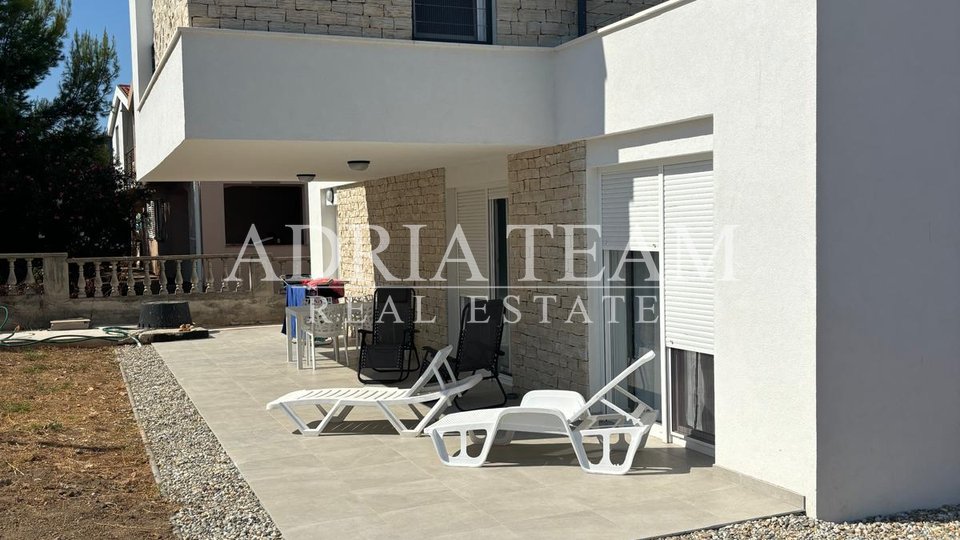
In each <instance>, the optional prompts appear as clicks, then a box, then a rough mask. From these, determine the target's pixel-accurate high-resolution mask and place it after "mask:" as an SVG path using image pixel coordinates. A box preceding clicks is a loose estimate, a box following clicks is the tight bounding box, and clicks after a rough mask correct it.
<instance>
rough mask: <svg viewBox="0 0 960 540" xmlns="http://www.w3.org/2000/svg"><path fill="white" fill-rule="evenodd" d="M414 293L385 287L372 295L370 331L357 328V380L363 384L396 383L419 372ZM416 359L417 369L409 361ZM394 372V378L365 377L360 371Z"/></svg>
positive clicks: (411, 290) (410, 290)
mask: <svg viewBox="0 0 960 540" xmlns="http://www.w3.org/2000/svg"><path fill="white" fill-rule="evenodd" d="M415 303H416V292H415V291H414V290H413V289H410V288H392V287H384V288H380V289H377V290H376V291H375V292H374V294H373V329H372V330H365V329H360V330H358V332H359V333H360V362H359V366H358V368H357V379H358V380H359V381H360V382H361V383H363V384H371V383H396V382H400V381H402V380H404V379H406V378H407V376H409V375H410V374H411V373H413V372H414V371H418V370H419V369H420V355H419V354H417V348H416V345H415V344H414V334H415V333H416V330H415V329H414V325H413V323H414V320H415V317H416V305H415ZM368 338H369V339H368ZM413 359H416V361H417V363H416V366H410V362H411V361H412V360H413ZM366 369H369V370H372V371H374V372H376V373H395V374H399V375H398V376H397V378H373V377H368V378H364V376H363V371H364V370H366Z"/></svg>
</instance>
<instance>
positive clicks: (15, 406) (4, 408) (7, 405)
mask: <svg viewBox="0 0 960 540" xmlns="http://www.w3.org/2000/svg"><path fill="white" fill-rule="evenodd" d="M32 408H33V407H31V406H30V404H29V403H26V402H24V401H4V402H0V412H3V413H6V414H18V413H25V412H30V409H32Z"/></svg>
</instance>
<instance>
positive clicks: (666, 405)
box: [586, 153, 715, 456]
mask: <svg viewBox="0 0 960 540" xmlns="http://www.w3.org/2000/svg"><path fill="white" fill-rule="evenodd" d="M704 160H710V161H711V162H712V161H713V154H712V153H696V154H690V155H684V156H673V157H669V158H662V159H650V160H643V161H633V162H627V163H618V164H615V165H609V166H604V167H591V168H588V169H587V174H586V184H587V185H586V223H587V224H593V225H596V226H598V227H599V225H600V223H601V220H600V218H601V213H600V198H601V192H600V181H601V177H602V175H603V174H609V173H622V172H628V171H633V170H639V169H650V168H652V167H656V168H658V176H659V190H658V199H659V207H660V212H661V213H660V219H661V227H660V231H659V237H658V239H657V246H658V247H659V249H658V250H656V251H657V252H658V253H659V255H660V268H659V271H660V283H659V292H660V304H661V305H660V317H661V319H662V318H663V316H664V312H665V310H664V309H663V302H664V299H665V298H666V296H665V290H664V284H665V282H666V280H665V279H664V271H665V269H666V258H665V257H664V252H663V247H664V245H665V241H664V235H665V234H666V231H665V230H664V229H665V228H664V227H663V226H662V223H663V218H664V214H663V213H664V211H665V209H664V196H663V191H664V190H663V181H664V167H666V166H670V165H678V164H683V163H692V162H696V161H704ZM651 251H653V250H651ZM597 252H598V254H599V257H597V258H588V261H587V270H588V275H591V276H592V275H597V274H598V273H600V270H601V267H603V268H605V271H604V272H603V274H602V275H601V282H600V283H599V284H597V285H594V287H593V288H595V289H598V290H599V291H600V292H601V294H599V295H598V294H591V295H589V298H588V301H587V304H588V310H589V313H590V314H591V318H592V319H593V320H594V321H596V322H599V323H600V324H593V325H591V328H590V329H589V330H588V333H587V335H588V339H589V342H588V345H587V353H588V358H589V362H588V365H589V368H588V369H589V381H590V391H591V392H596V391H597V390H599V389H600V388H601V387H603V385H604V384H606V382H607V381H609V380H610V376H611V375H612V373H611V371H612V359H611V358H610V355H609V351H610V349H611V347H610V343H609V339H610V333H609V332H607V331H606V311H605V310H604V304H603V299H602V296H605V295H609V291H610V283H609V273H610V272H611V271H612V270H613V269H610V268H606V266H607V265H606V261H607V251H606V250H604V249H603V248H602V246H600V245H599V243H598V245H597ZM659 330H660V350H659V351H657V352H658V354H659V357H660V374H661V375H660V391H661V395H660V402H661V411H660V422H659V423H657V424H654V425H653V427H652V428H651V430H650V433H651V434H652V435H653V436H655V437H657V438H658V439H661V440H662V441H664V442H666V443H668V444H676V445H678V446H681V447H684V448H689V449H691V450H695V451H697V452H700V453H703V454H707V455H710V456H713V455H714V452H715V445H711V444H707V443H704V442H702V441H698V440H696V439H692V438H689V437H685V436H684V435H683V434H681V433H677V432H675V431H673V429H672V428H671V426H673V414H674V411H673V380H672V375H673V374H672V370H671V369H670V364H671V363H670V358H669V357H668V354H669V353H670V348H669V347H668V346H667V342H666V325H665V324H663V323H662V321H661V324H660V328H659Z"/></svg>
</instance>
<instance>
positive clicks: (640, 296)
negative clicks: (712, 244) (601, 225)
mask: <svg viewBox="0 0 960 540" xmlns="http://www.w3.org/2000/svg"><path fill="white" fill-rule="evenodd" d="M606 253H607V268H610V269H612V270H616V269H617V267H621V268H620V269H621V271H620V272H619V273H618V274H615V275H611V276H610V277H609V280H608V288H607V295H606V302H605V304H606V305H605V306H604V318H605V323H606V328H607V350H608V352H609V354H608V363H609V369H608V372H609V376H608V377H607V378H608V379H609V378H612V377H614V376H616V374H618V373H620V372H621V371H623V370H624V369H626V367H627V366H629V365H630V364H631V363H633V362H634V361H635V360H636V359H638V358H640V357H641V356H643V355H644V354H645V353H646V352H647V351H648V350H653V351H655V352H656V353H657V358H655V359H654V360H653V361H652V362H649V363H647V364H645V365H644V366H643V367H641V368H640V369H639V370H638V371H637V372H636V373H635V374H634V375H633V376H632V377H631V378H630V379H628V381H627V390H628V391H629V392H630V393H632V394H633V395H635V396H637V397H638V398H640V400H641V401H643V402H644V403H646V404H647V405H649V406H651V407H653V408H654V409H656V410H657V411H661V410H662V409H663V405H662V401H663V399H662V398H663V393H662V390H661V371H662V368H661V359H660V330H661V328H660V279H659V266H660V254H659V253H656V252H645V253H642V252H638V251H630V252H626V253H623V252H617V251H607V252H606ZM620 399H623V400H624V403H618V404H617V405H623V406H626V405H627V403H625V401H626V399H625V398H622V397H621V398H620ZM659 420H660V418H659V417H658V421H659Z"/></svg>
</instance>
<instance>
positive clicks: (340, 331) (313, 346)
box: [297, 297, 346, 369]
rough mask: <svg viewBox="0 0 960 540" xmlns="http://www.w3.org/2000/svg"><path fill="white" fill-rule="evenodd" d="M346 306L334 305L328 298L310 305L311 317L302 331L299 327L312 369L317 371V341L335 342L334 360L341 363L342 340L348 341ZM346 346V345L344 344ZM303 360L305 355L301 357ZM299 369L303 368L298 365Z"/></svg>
mask: <svg viewBox="0 0 960 540" xmlns="http://www.w3.org/2000/svg"><path fill="white" fill-rule="evenodd" d="M344 307H345V306H344V304H332V303H329V302H327V301H326V298H322V297H320V298H318V299H316V301H314V302H311V304H310V317H309V318H308V319H307V320H306V321H304V323H303V325H302V330H301V327H300V325H298V326H297V333H298V334H299V335H300V336H302V337H300V338H298V339H299V340H300V341H301V342H302V343H305V344H306V347H307V356H308V357H309V359H310V368H311V369H317V339H323V338H330V339H332V340H333V358H334V360H336V361H337V362H340V338H341V337H343V338H344V340H346V338H345V336H344V334H345V331H346V330H345V327H344V324H343V319H344ZM344 346H346V343H344ZM300 357H301V358H302V357H303V355H301V356H300ZM298 367H301V368H302V367H303V366H302V363H298Z"/></svg>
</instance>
